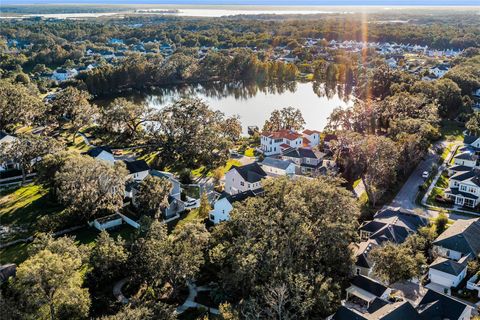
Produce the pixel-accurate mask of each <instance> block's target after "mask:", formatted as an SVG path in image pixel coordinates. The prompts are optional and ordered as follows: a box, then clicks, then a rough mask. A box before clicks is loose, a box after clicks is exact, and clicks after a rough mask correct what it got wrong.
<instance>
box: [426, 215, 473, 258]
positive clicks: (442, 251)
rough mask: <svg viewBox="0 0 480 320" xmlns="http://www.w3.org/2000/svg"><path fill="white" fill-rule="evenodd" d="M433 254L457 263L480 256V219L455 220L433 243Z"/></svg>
mask: <svg viewBox="0 0 480 320" xmlns="http://www.w3.org/2000/svg"><path fill="white" fill-rule="evenodd" d="M433 253H434V254H436V255H437V256H441V257H444V258H448V259H452V260H455V261H459V260H460V259H461V258H462V257H465V256H469V257H470V259H473V258H474V257H479V255H480V218H476V219H459V220H456V221H455V222H454V223H453V224H452V225H451V226H450V227H449V228H448V229H447V230H445V231H444V232H443V233H442V234H441V235H439V236H438V237H437V239H435V241H433Z"/></svg>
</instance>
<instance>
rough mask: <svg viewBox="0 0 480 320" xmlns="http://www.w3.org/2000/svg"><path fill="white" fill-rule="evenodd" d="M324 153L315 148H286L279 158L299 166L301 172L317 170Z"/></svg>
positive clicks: (306, 172) (309, 172) (320, 165)
mask: <svg viewBox="0 0 480 320" xmlns="http://www.w3.org/2000/svg"><path fill="white" fill-rule="evenodd" d="M324 157H325V154H324V153H323V152H320V151H318V150H315V149H309V148H297V149H289V150H286V151H285V152H284V153H283V154H282V155H281V158H282V159H283V160H287V161H291V162H293V163H295V164H296V165H297V166H298V167H299V168H300V173H301V174H311V173H315V172H318V171H319V170H320V168H321V167H322V165H323V158H324Z"/></svg>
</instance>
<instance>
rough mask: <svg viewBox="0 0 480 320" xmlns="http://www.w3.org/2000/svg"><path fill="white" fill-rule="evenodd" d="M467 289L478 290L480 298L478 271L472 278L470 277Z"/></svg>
mask: <svg viewBox="0 0 480 320" xmlns="http://www.w3.org/2000/svg"><path fill="white" fill-rule="evenodd" d="M467 289H468V290H476V291H477V292H478V297H479V298H480V276H479V274H478V273H477V274H475V275H473V276H472V277H471V278H470V279H468V281H467Z"/></svg>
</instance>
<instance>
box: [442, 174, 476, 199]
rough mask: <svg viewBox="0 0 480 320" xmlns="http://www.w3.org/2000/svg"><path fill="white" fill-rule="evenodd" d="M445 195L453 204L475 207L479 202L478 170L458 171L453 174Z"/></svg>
mask: <svg viewBox="0 0 480 320" xmlns="http://www.w3.org/2000/svg"><path fill="white" fill-rule="evenodd" d="M445 195H446V196H447V197H448V198H449V199H450V200H452V201H453V202H454V203H455V205H458V206H466V207H470V208H475V207H477V206H478V205H479V204H480V170H479V169H474V170H469V171H458V172H457V173H455V174H453V175H452V176H451V177H450V180H449V182H448V188H447V189H445Z"/></svg>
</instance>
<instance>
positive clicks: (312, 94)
mask: <svg viewBox="0 0 480 320" xmlns="http://www.w3.org/2000/svg"><path fill="white" fill-rule="evenodd" d="M123 97H125V98H127V99H129V100H132V101H134V102H135V103H147V104H148V105H149V106H151V107H154V108H157V109H160V108H162V107H164V106H166V105H169V104H171V103H172V102H174V101H175V100H178V99H180V98H199V99H202V100H203V101H205V102H206V103H207V104H208V105H209V106H210V107H211V108H212V109H215V110H220V111H222V112H223V113H224V114H225V115H227V116H233V115H238V116H239V117H240V121H241V123H242V127H243V132H244V133H246V132H247V127H248V126H258V127H259V128H262V127H263V124H264V122H265V120H267V119H268V118H269V117H270V114H271V112H272V111H273V110H275V109H280V108H284V107H289V106H292V107H295V108H298V109H300V110H301V112H302V114H303V118H304V119H305V122H306V125H305V128H309V129H316V130H322V129H323V128H324V127H325V125H326V124H327V118H328V116H329V115H330V113H331V112H332V110H333V109H334V108H336V107H347V106H350V105H352V104H353V102H352V100H351V99H350V98H349V96H348V95H347V96H345V95H344V94H343V92H342V91H341V90H333V89H330V90H329V89H328V88H326V87H325V86H324V85H319V84H315V83H312V82H307V83H292V84H288V85H281V86H279V85H276V86H269V87H260V86H258V85H249V86H246V85H244V84H220V83H211V84H208V85H185V86H175V87H168V88H161V89H158V90H155V91H154V92H150V93H141V94H139V93H135V94H130V95H124V96H123ZM111 100H113V98H112V99H108V100H100V101H98V103H99V104H100V105H105V104H108V103H109V102H110V101H111Z"/></svg>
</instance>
